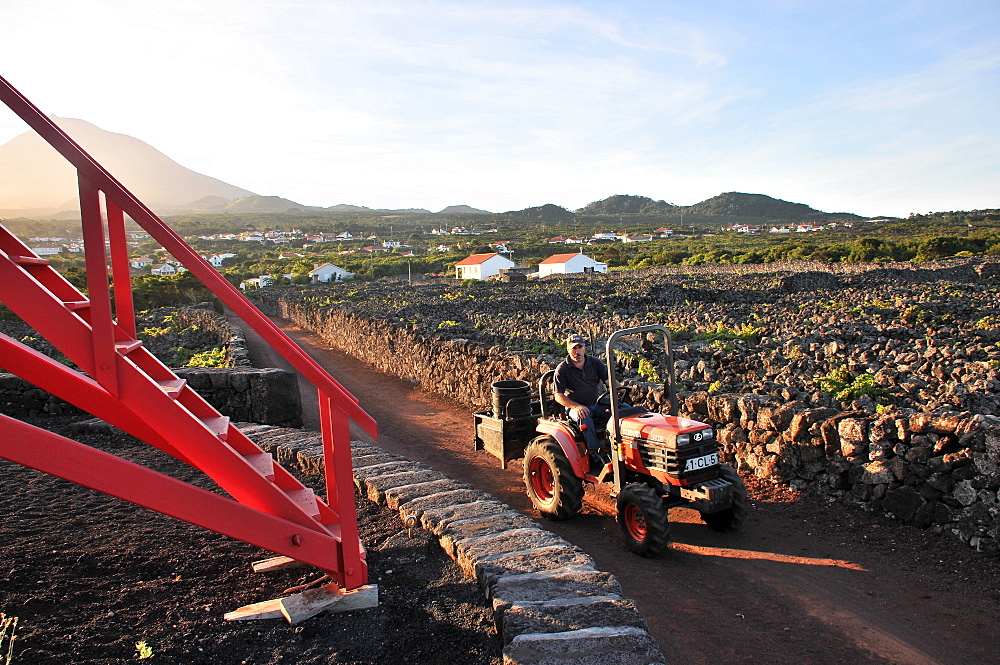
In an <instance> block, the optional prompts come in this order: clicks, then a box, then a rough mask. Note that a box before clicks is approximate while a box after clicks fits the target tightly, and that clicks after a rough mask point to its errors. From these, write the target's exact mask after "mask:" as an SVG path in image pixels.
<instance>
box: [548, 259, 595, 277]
mask: <svg viewBox="0 0 1000 665" xmlns="http://www.w3.org/2000/svg"><path fill="white" fill-rule="evenodd" d="M607 271H608V264H607V263H601V262H599V261H595V260H594V259H592V258H590V257H589V256H587V255H586V254H556V255H555V256H550V257H549V258H547V259H545V260H544V261H542V262H541V263H539V264H538V276H539V277H545V276H546V275H568V274H570V273H577V272H607Z"/></svg>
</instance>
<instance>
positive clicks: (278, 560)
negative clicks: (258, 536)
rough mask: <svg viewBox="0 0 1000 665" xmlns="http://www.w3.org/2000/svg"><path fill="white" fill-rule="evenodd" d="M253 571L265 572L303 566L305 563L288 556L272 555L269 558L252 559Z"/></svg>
mask: <svg viewBox="0 0 1000 665" xmlns="http://www.w3.org/2000/svg"><path fill="white" fill-rule="evenodd" d="M250 565H251V566H252V567H253V572H255V573H266V572H269V571H272V570H284V569H285V568H303V567H305V565H306V564H304V563H302V562H301V561H298V560H296V559H293V558H291V557H288V556H273V557H271V558H270V559H263V560H261V561H254V562H253V563H252V564H250Z"/></svg>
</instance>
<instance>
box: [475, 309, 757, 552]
mask: <svg viewBox="0 0 1000 665" xmlns="http://www.w3.org/2000/svg"><path fill="white" fill-rule="evenodd" d="M649 334H653V335H659V336H661V337H662V339H663V344H664V351H665V354H666V362H667V367H666V374H667V382H666V386H665V387H666V390H667V396H668V410H669V411H668V413H652V412H649V411H647V410H646V409H644V408H642V407H623V405H622V399H621V397H622V396H621V394H620V393H619V392H618V391H611V392H610V393H609V394H608V395H606V396H605V399H607V400H608V401H609V406H610V411H611V417H610V419H609V420H608V423H607V425H606V427H604V428H601V427H600V426H598V429H597V432H596V433H597V436H598V439H599V440H601V441H603V442H604V445H603V447H602V449H601V450H602V452H603V453H604V454H603V455H588V453H587V450H586V445H585V444H584V441H583V436H582V433H581V432H580V430H579V427H578V426H577V424H576V423H574V422H572V421H571V420H570V419H569V418H568V416H567V415H566V414H565V413H564V412H563V408H562V406H560V405H559V404H558V403H557V402H556V401H555V398H554V395H553V386H552V375H553V372H551V371H549V372H546V373H545V374H544V375H542V377H541V378H540V379H539V381H538V386H537V390H536V392H535V395H534V396H530V395H529V394H528V390H529V386H528V383H527V382H524V381H498V382H497V383H494V384H493V391H494V392H493V395H494V404H493V411H492V412H489V411H484V412H480V413H476V414H475V423H476V449H477V450H483V449H485V450H487V451H488V452H490V453H491V454H493V455H495V456H496V457H498V458H499V459H500V465H501V467H503V468H506V467H507V463H508V462H509V461H510V460H513V459H518V458H523V462H524V484H525V489H526V491H527V494H528V496H529V498H531V501H532V503H533V504H534V505H535V507H536V508H537V509H538V510H539V512H541V514H542V516H544V517H546V518H549V519H556V520H558V519H566V518H569V517H572V516H573V515H575V514H576V513H577V512H578V511H579V510H580V508H581V507H582V505H583V493H584V492H583V487H584V485H583V484H584V483H585V482H590V483H614V489H613V490H612V494H613V496H614V497H616V498H617V508H618V523H619V526H620V528H621V531H622V534H623V535H624V537H625V542H626V545H627V547H628V548H629V549H630V550H632V551H633V552H636V553H638V554H642V555H644V556H652V555H654V554H656V553H657V552H659V551H660V550H662V549H663V548H664V547H665V546H666V544H667V543H668V542H669V534H670V524H669V521H668V510H669V509H670V508H672V507H674V506H679V505H687V506H689V507H691V508H694V509H695V510H698V511H699V512H700V513H701V516H702V519H703V520H704V521H705V523H706V524H707V525H708V527H709V528H711V529H714V530H717V531H728V530H731V529H735V528H737V527H738V526H739V525H740V524H742V522H743V521H744V519H745V517H746V512H747V506H748V501H747V493H746V488H745V487H744V485H743V481H742V480H741V479H740V477H739V475H737V473H736V472H735V471H734V470H733V469H732V467H730V466H729V465H727V464H724V463H722V462H721V460H720V456H719V444H718V442H717V441H716V438H715V430H714V429H713V428H712V426H711V425H708V424H706V423H702V422H698V421H696V420H690V419H688V418H680V417H678V416H677V391H676V384H675V379H674V358H673V346H672V342H671V339H670V333H669V331H667V329H666V328H665V327H663V326H660V325H648V326H639V327H636V328H628V329H625V330H619V331H618V332H615V333H614V334H612V335H611V337H610V338H609V339H608V342H607V349H606V350H607V356H606V358H607V366H608V372H609V376H608V381H609V385H612V386H614V385H617V377H616V363H615V361H614V351H615V348H616V346H617V345H618V344H619V343H620V341H621V340H622V339H623V338H625V337H629V336H636V335H649ZM608 459H610V461H607V460H608Z"/></svg>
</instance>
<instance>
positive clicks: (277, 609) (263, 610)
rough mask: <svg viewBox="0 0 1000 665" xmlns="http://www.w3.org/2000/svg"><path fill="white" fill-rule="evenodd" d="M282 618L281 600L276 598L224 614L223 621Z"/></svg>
mask: <svg viewBox="0 0 1000 665" xmlns="http://www.w3.org/2000/svg"><path fill="white" fill-rule="evenodd" d="M282 616H284V615H283V614H282V613H281V599H280V598H278V599H275V600H265V601H264V602H261V603H253V604H252V605H244V606H243V607H241V608H239V609H235V610H233V611H232V612H226V614H225V616H223V619H225V620H226V621H247V620H249V619H280V618H281V617H282Z"/></svg>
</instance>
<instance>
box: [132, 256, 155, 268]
mask: <svg viewBox="0 0 1000 665" xmlns="http://www.w3.org/2000/svg"><path fill="white" fill-rule="evenodd" d="M129 265H130V266H132V267H133V268H135V269H136V270H142V269H143V268H145V267H146V266H151V265H153V259H151V258H149V257H148V256H137V257H136V258H134V259H132V261H131V262H130V263H129Z"/></svg>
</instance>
